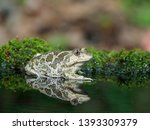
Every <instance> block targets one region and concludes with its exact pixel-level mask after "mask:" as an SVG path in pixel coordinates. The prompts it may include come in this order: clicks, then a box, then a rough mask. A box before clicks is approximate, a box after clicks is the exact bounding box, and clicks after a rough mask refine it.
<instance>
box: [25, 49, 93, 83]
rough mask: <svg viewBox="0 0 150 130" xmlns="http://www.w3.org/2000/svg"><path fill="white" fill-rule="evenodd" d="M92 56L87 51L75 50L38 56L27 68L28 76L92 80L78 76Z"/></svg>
mask: <svg viewBox="0 0 150 130" xmlns="http://www.w3.org/2000/svg"><path fill="white" fill-rule="evenodd" d="M91 58H92V55H90V54H89V53H87V51H86V49H84V48H82V49H75V50H72V51H62V52H49V53H46V54H36V55H35V56H34V57H33V58H32V59H31V60H30V61H29V62H28V64H27V65H26V66H25V71H26V73H27V74H28V75H35V76H37V77H38V78H39V77H62V78H65V79H75V80H76V79H77V80H92V79H91V78H86V77H84V76H81V75H78V74H76V72H77V71H78V70H79V69H80V68H81V65H83V64H84V63H85V62H86V61H89V60H90V59H91Z"/></svg>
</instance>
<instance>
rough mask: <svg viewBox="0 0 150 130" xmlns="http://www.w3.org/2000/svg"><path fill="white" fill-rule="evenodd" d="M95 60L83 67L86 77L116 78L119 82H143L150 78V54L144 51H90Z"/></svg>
mask: <svg viewBox="0 0 150 130" xmlns="http://www.w3.org/2000/svg"><path fill="white" fill-rule="evenodd" d="M89 52H91V53H92V54H93V59H92V60H91V61H90V62H88V63H87V64H86V65H84V66H83V68H82V71H84V73H85V75H87V74H88V75H96V76H97V75H98V76H102V77H105V78H114V77H115V78H116V80H118V81H119V82H124V83H125V82H132V81H133V80H136V81H137V82H143V81H144V80H148V79H149V78H150V52H146V51H142V50H138V49H135V50H130V51H127V50H121V51H118V52H117V51H111V52H106V51H97V50H95V49H90V50H89Z"/></svg>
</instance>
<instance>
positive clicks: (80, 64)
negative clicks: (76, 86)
mask: <svg viewBox="0 0 150 130" xmlns="http://www.w3.org/2000/svg"><path fill="white" fill-rule="evenodd" d="M84 63H85V61H84V62H83V61H81V62H76V63H73V64H70V65H69V67H71V66H82V65H83V64H84Z"/></svg>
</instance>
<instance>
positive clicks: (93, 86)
mask: <svg viewBox="0 0 150 130" xmlns="http://www.w3.org/2000/svg"><path fill="white" fill-rule="evenodd" d="M19 78H20V77H18V78H16V80H14V79H13V78H12V77H11V78H10V77H9V78H6V79H3V80H1V84H0V112H58V113H59V112H67V113H72V112H82V113H83V112H150V83H146V84H145V85H143V86H136V85H135V86H130V87H128V86H120V85H119V84H118V83H115V82H112V81H104V80H101V81H100V80H99V81H96V80H95V81H92V82H91V83H88V82H87V83H83V84H82V83H79V84H78V86H79V92H78V93H79V94H82V93H83V95H85V96H86V95H87V96H88V97H89V98H90V100H88V101H85V102H83V103H81V104H80V103H79V104H78V105H72V104H71V103H70V102H69V101H64V100H61V99H58V98H53V97H50V96H48V95H45V94H43V93H41V92H40V91H39V90H38V89H33V88H32V87H33V86H32V87H31V86H30V87H29V85H27V84H23V83H25V81H24V80H21V79H19ZM9 81H10V82H9ZM20 82H21V83H20ZM22 84H23V87H25V86H24V85H26V86H27V87H26V89H25V90H24V89H22V87H21V85H22ZM45 84H46V83H45ZM45 84H44V83H43V82H42V85H45ZM71 84H74V83H70V82H69V84H67V85H71ZM30 85H31V84H30ZM34 85H35V84H34ZM59 85H61V83H59ZM35 86H36V85H35ZM35 86H34V87H35ZM39 86H40V85H39ZM12 88H15V89H12ZM41 90H43V89H41ZM70 90H71V92H72V93H73V94H74V93H76V90H72V88H71V89H70V88H69V91H70ZM80 90H82V93H81V92H80ZM53 91H56V90H53ZM61 91H62V90H61ZM60 96H61V95H60Z"/></svg>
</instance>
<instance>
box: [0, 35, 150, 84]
mask: <svg viewBox="0 0 150 130" xmlns="http://www.w3.org/2000/svg"><path fill="white" fill-rule="evenodd" d="M58 50H60V51H61V50H68V48H67V46H65V47H64V46H63V44H62V45H60V46H58V45H57V47H56V46H55V45H54V44H51V43H49V42H46V41H44V40H41V39H39V38H25V39H22V40H19V39H13V40H10V41H9V42H8V44H5V45H3V46H2V47H0V54H1V55H0V72H1V74H0V76H1V77H2V75H3V76H7V75H9V74H13V73H14V74H15V73H18V72H19V73H23V70H24V66H25V65H26V64H27V62H28V61H29V60H30V59H31V58H32V57H33V55H35V54H37V53H45V52H49V51H58ZM88 51H89V52H90V53H91V54H92V55H93V58H92V59H91V60H90V61H89V62H88V63H86V64H85V65H84V66H83V67H82V71H83V74H84V75H89V77H92V78H93V75H94V76H96V77H99V78H101V77H104V78H114V77H115V78H116V80H119V82H131V81H132V80H137V82H142V81H144V80H148V79H150V52H147V51H143V50H138V49H134V50H129V51H127V50H121V51H110V52H109V51H104V50H96V49H94V48H89V49H88Z"/></svg>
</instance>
